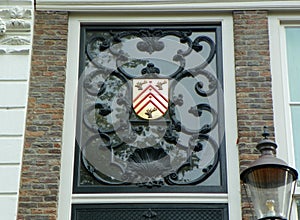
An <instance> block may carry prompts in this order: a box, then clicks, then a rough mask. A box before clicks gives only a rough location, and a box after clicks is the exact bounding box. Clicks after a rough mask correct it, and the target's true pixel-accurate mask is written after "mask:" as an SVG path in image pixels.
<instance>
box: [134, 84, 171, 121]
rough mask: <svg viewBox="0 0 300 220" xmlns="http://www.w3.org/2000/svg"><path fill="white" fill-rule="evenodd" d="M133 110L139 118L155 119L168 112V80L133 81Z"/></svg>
mask: <svg viewBox="0 0 300 220" xmlns="http://www.w3.org/2000/svg"><path fill="white" fill-rule="evenodd" d="M132 93H133V95H132V99H133V102H132V103H133V110H134V112H135V113H136V114H137V115H138V116H139V117H141V118H144V119H149V120H151V119H157V118H160V117H162V116H163V115H164V114H165V113H166V112H167V110H168V105H169V80H168V79H133V89H132Z"/></svg>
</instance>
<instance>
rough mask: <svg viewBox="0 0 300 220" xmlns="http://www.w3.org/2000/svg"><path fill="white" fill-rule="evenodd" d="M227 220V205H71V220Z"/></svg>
mask: <svg viewBox="0 0 300 220" xmlns="http://www.w3.org/2000/svg"><path fill="white" fill-rule="evenodd" d="M152 219H154V220H183V219H184V220H200V219H205V220H228V208H227V204H102V205H91V204H88V205H73V206H72V220H152Z"/></svg>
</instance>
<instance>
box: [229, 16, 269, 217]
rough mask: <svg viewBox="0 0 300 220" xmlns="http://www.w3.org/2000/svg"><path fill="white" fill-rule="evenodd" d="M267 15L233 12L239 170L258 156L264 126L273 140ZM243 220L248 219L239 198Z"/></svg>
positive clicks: (247, 208) (246, 205)
mask: <svg viewBox="0 0 300 220" xmlns="http://www.w3.org/2000/svg"><path fill="white" fill-rule="evenodd" d="M267 16H268V13H267V12H266V11H235V12H233V19H234V44H235V71H236V92H237V97H236V100H237V115H238V136H239V144H238V145H239V152H240V166H241V170H242V169H244V168H246V167H247V166H248V165H249V163H250V162H251V161H252V160H254V159H256V158H257V156H258V155H259V154H258V152H257V151H256V149H255V146H256V144H257V142H258V141H260V140H261V133H262V131H263V129H262V128H263V126H264V125H266V126H268V127H269V131H270V133H271V134H272V135H271V137H273V130H274V128H273V110H272V107H273V105H272V93H271V73H270V54H269V53H270V52H269V35H268V17H267ZM242 197H243V198H242V209H243V220H249V219H252V218H251V210H250V208H249V207H250V204H248V203H247V200H246V199H245V195H244V192H243V196H242Z"/></svg>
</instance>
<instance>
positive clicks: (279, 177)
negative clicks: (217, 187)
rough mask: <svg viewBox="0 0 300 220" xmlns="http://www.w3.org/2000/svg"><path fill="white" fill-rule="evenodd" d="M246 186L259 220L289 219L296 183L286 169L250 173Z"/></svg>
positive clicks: (267, 169)
mask: <svg viewBox="0 0 300 220" xmlns="http://www.w3.org/2000/svg"><path fill="white" fill-rule="evenodd" d="M247 180H248V181H246V186H247V188H248V190H247V191H248V193H250V194H249V195H248V196H250V197H251V200H252V203H253V207H254V210H255V214H256V216H257V218H258V219H261V218H265V217H275V216H276V217H278V218H282V219H288V215H289V210H290V206H291V196H292V192H293V189H294V184H295V181H294V180H293V176H292V175H291V174H290V173H289V171H288V170H286V169H280V168H259V169H257V170H253V171H251V172H250V173H248V176H247Z"/></svg>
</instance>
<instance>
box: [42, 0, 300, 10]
mask: <svg viewBox="0 0 300 220" xmlns="http://www.w3.org/2000/svg"><path fill="white" fill-rule="evenodd" d="M36 8H37V9H38V10H57V11H85V12H87V11H98V12H99V11H101V12H103V11H110V12H112V11H115V12H117V11H118V12H120V11H144V12H145V11H149V12H153V11H160V12H163V11H164V12H166V11H172V12H174V11H189V12H191V11H198V12H199V11H215V12H217V11H232V10H284V9H285V10H289V9H292V10H296V9H300V1H250V0H249V1H243V2H241V1H240V2H239V3H236V2H230V1H228V2H222V1H221V2H220V1H214V2H211V1H207V2H203V1H199V0H198V1H179V0H163V1H162V0H152V1H147V0H139V1H134V3H133V1H130V0H123V1H122V0H107V1H97V0H77V1H74V0H72V1H71V0H37V1H36Z"/></svg>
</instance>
